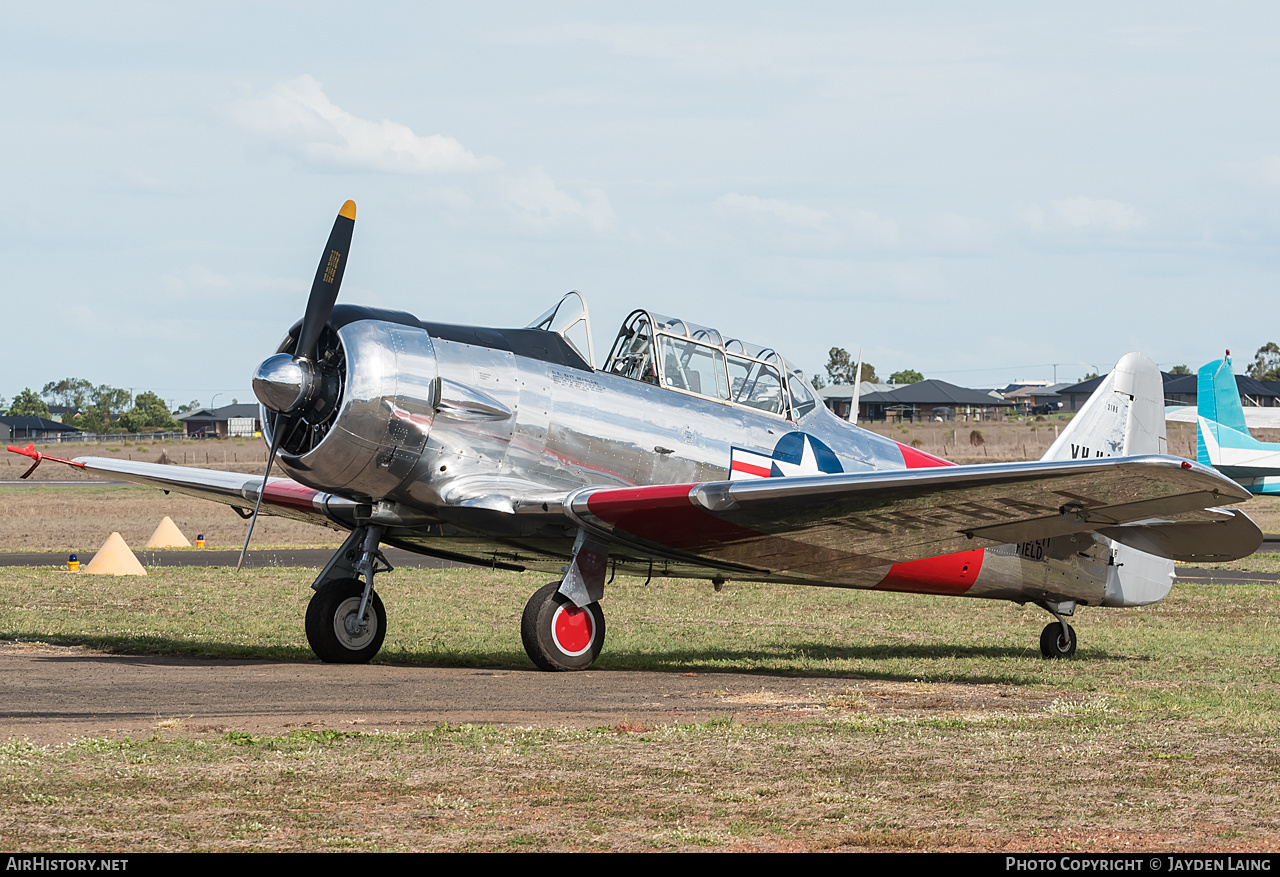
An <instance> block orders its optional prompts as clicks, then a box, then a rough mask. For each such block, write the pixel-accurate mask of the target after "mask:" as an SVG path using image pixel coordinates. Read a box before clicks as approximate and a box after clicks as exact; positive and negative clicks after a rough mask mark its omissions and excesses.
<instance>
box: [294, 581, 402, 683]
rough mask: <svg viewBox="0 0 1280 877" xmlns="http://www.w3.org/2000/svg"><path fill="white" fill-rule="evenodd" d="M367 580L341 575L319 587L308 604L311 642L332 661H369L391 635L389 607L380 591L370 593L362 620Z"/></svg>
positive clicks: (308, 624) (361, 662)
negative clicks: (361, 603) (383, 605)
mask: <svg viewBox="0 0 1280 877" xmlns="http://www.w3.org/2000/svg"><path fill="white" fill-rule="evenodd" d="M363 594H364V582H362V581H360V580H359V579H338V580H335V581H331V582H325V583H324V584H323V585H321V586H320V587H319V588H317V589H316V592H315V594H314V595H313V596H312V597H311V602H310V603H308V604H307V623H306V627H307V642H308V643H310V644H311V650H312V651H313V652H315V653H316V657H317V658H319V659H320V660H322V661H325V662H327V663H330V664H365V663H368V662H369V661H370V660H372V659H373V656H374V655H376V654H378V649H380V648H382V641H383V639H385V638H386V636H387V611H386V610H385V609H383V608H382V601H381V600H380V599H378V592H377V591H373V592H371V593H370V594H369V605H368V606H366V607H365V615H366V618H365V621H364V623H363V624H361V623H360V619H358V618H356V613H357V612H359V611H360V597H361V596H362V595H363Z"/></svg>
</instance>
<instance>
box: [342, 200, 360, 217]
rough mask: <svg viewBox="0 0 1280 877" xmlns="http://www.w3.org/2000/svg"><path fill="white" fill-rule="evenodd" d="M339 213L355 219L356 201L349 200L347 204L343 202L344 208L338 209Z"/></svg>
mask: <svg viewBox="0 0 1280 877" xmlns="http://www.w3.org/2000/svg"><path fill="white" fill-rule="evenodd" d="M338 215H339V216H345V217H346V218H347V219H352V220H354V219H355V218H356V202H354V201H348V202H347V203H346V204H343V205H342V209H341V210H339V211H338Z"/></svg>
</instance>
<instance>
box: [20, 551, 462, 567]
mask: <svg viewBox="0 0 1280 877" xmlns="http://www.w3.org/2000/svg"><path fill="white" fill-rule="evenodd" d="M337 550H338V549H337V546H335V547H333V548H289V549H283V550H280V551H271V550H269V549H264V550H253V549H250V551H249V556H248V557H247V558H246V559H245V566H247V567H250V568H252V569H262V568H264V567H272V566H301V567H311V568H313V569H320V568H321V567H323V566H324V565H325V564H326V563H328V562H329V558H331V557H333V554H334V552H335V551H337ZM382 551H383V554H385V555H386V557H387V560H388V561H389V562H390V563H391V565H392V566H394V567H406V568H413V569H447V568H449V567H455V566H465V564H461V563H455V562H453V561H451V560H437V559H436V558H434V557H425V556H423V555H421V554H414V553H413V552H411V551H405V550H404V549H402V548H388V547H386V546H383V549H382ZM95 553H96V552H92V551H82V552H80V555H79V560H80V567H81V569H83V568H84V566H85V565H86V564H87V563H88V562H89V561H90V560H92V559H93V555H94V554H95ZM133 553H134V554H135V555H137V557H138V560H139V561H140V562H141V563H142V565H143V566H146V567H162V566H235V565H236V561H237V560H239V559H240V552H239V551H238V550H236V549H230V550H224V549H213V550H205V549H194V550H187V551H148V550H147V549H145V548H141V549H138V550H136V551H134V552H133ZM67 557H68V555H67V552H65V551H60V552H48V551H39V552H37V551H0V566H66V564H67Z"/></svg>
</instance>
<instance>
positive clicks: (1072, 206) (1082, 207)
mask: <svg viewBox="0 0 1280 877" xmlns="http://www.w3.org/2000/svg"><path fill="white" fill-rule="evenodd" d="M1050 206H1051V207H1052V208H1053V212H1054V215H1055V217H1056V218H1057V219H1058V220H1059V221H1060V222H1061V223H1062V224H1063V225H1067V226H1070V227H1071V228H1087V227H1090V226H1101V227H1102V228H1106V229H1110V230H1111V231H1128V230H1129V229H1132V228H1137V227H1138V226H1140V225H1143V224H1144V223H1145V222H1146V220H1145V219H1143V218H1142V217H1141V216H1139V215H1138V211H1137V210H1136V209H1135V208H1134V206H1133V205H1132V204H1124V203H1121V202H1120V201H1115V200H1112V199H1111V198H1084V197H1076V198H1063V199H1061V200H1059V201H1054V202H1053V203H1052V204H1051V205H1050Z"/></svg>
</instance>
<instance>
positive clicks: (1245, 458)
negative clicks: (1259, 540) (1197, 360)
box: [1196, 351, 1280, 494]
mask: <svg viewBox="0 0 1280 877" xmlns="http://www.w3.org/2000/svg"><path fill="white" fill-rule="evenodd" d="M1196 423H1197V424H1198V426H1199V428H1198V429H1197V431H1196V433H1197V434H1196V459H1197V461H1198V462H1200V463H1203V464H1204V465H1206V466H1212V467H1213V468H1215V469H1217V470H1218V471H1219V472H1221V473H1222V474H1223V475H1226V476H1227V477H1228V478H1231V479H1233V480H1234V481H1236V483H1238V484H1239V485H1240V486H1241V487H1243V488H1245V489H1246V490H1248V491H1249V492H1250V493H1254V494H1280V444H1278V443H1275V442H1260V441H1258V440H1257V439H1256V438H1254V437H1253V435H1252V434H1251V433H1250V432H1249V428H1248V427H1247V426H1245V422H1244V407H1243V406H1242V405H1241V404H1240V391H1239V390H1238V389H1237V388H1236V379H1235V375H1234V374H1233V373H1232V371H1231V351H1227V355H1226V356H1225V357H1223V358H1222V359H1219V360H1215V361H1213V362H1211V363H1209V364H1207V365H1204V366H1201V367H1200V372H1199V374H1198V380H1197V383H1196Z"/></svg>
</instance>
